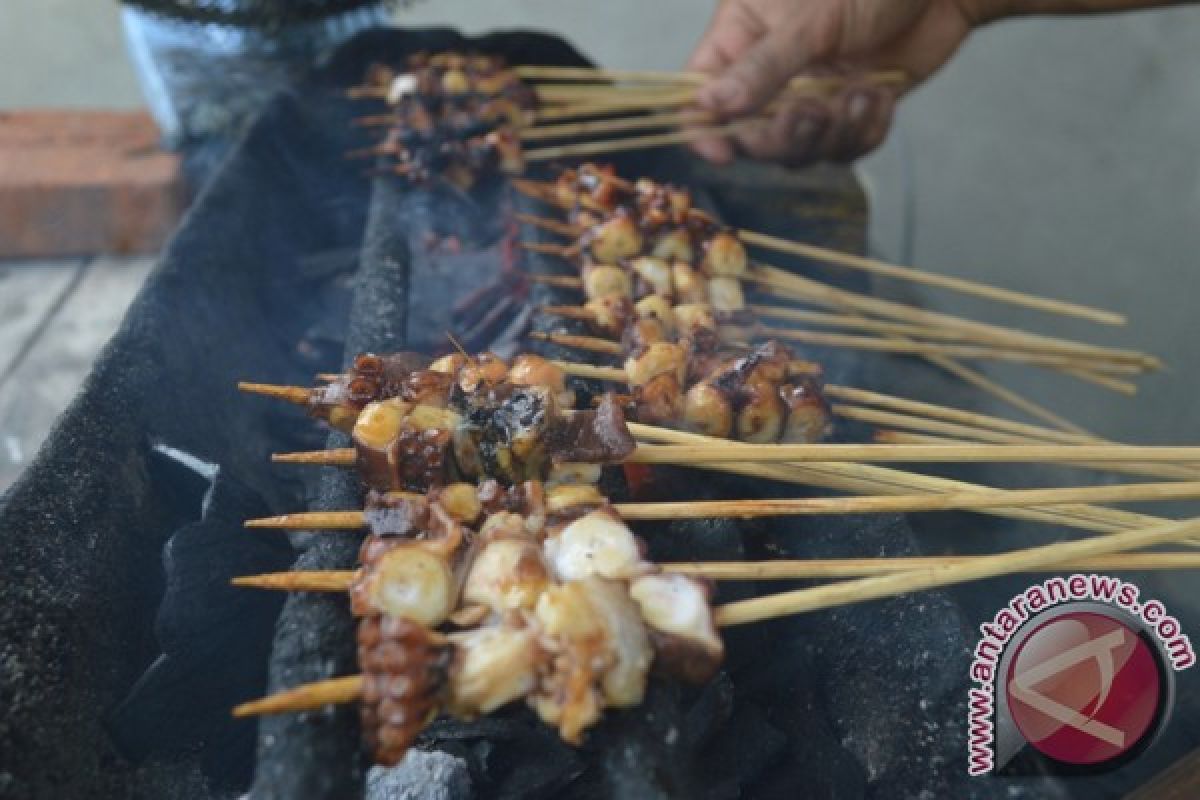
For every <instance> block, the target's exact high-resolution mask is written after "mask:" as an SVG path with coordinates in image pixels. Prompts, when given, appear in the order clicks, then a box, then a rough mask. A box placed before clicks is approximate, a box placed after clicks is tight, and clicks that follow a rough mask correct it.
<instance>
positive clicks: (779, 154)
mask: <svg viewBox="0 0 1200 800" xmlns="http://www.w3.org/2000/svg"><path fill="white" fill-rule="evenodd" d="M829 116H830V115H829V111H828V110H827V109H826V108H825V107H824V105H823V104H821V103H820V102H819V101H817V100H813V99H805V100H803V101H799V102H794V103H789V105H788V106H787V107H786V108H784V109H781V110H780V112H779V113H778V114H777V115H776V116H775V117H773V118H772V120H771V123H770V125H769V126H767V127H765V128H763V129H760V130H758V131H756V130H754V129H751V130H750V131H747V132H746V133H745V134H743V135H742V136H739V137H738V144H739V146H740V148H741V149H742V150H743V151H744V152H745V153H746V154H747V155H750V156H753V157H754V158H759V159H768V160H772V161H778V162H779V163H781V164H785V165H787V166H793V167H794V166H802V165H804V164H807V163H810V162H812V161H813V160H815V155H814V148H815V146H816V143H817V142H818V141H819V140H820V139H821V137H822V135H823V132H824V130H825V128H826V127H827V126H828V125H829Z"/></svg>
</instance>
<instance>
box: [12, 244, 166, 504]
mask: <svg viewBox="0 0 1200 800" xmlns="http://www.w3.org/2000/svg"><path fill="white" fill-rule="evenodd" d="M153 265H154V261H153V259H149V258H136V259H121V258H101V259H96V260H95V261H93V262H92V263H90V264H88V265H87V268H86V271H85V273H84V275H83V278H82V280H80V281H79V282H78V283H77V284H76V285H75V287H74V289H73V290H72V291H71V293H70V296H69V297H67V298H66V300H65V301H64V302H63V303H62V304H61V306H60V307H59V308H58V310H57V312H56V313H55V314H54V316H53V317H52V318H51V319H50V322H49V324H48V325H46V326H44V328H43V332H42V335H41V336H39V337H38V338H37V340H36V341H35V342H34V343H33V346H32V347H31V348H30V349H29V351H28V353H27V354H26V356H25V357H24V358H23V359H22V360H21V362H20V364H18V365H17V367H16V369H15V370H13V371H12V372H11V373H10V374H8V375H6V376H4V377H3V378H0V491H3V490H4V488H5V487H7V486H8V485H9V484H11V483H12V481H13V480H15V479H16V477H17V475H18V474H19V473H20V471H21V470H22V469H23V468H24V467H25V465H26V464H28V463H29V461H31V460H32V459H33V456H34V454H35V453H36V452H37V449H38V447H39V446H41V443H42V441H43V440H44V439H45V437H46V434H47V433H49V431H50V429H51V427H52V426H53V425H54V421H55V420H56V419H57V418H58V416H59V414H61V413H62V412H63V411H64V410H65V409H66V407H67V405H68V404H69V403H70V402H71V400H72V399H73V398H74V396H75V393H76V392H77V391H78V389H79V386H80V385H81V384H82V382H83V379H84V377H86V375H87V373H88V371H89V370H90V369H91V366H92V362H93V361H94V360H95V358H96V355H97V354H98V353H99V352H100V349H101V348H102V347H103V346H104V344H105V343H106V342H107V341H108V340H109V338H110V337H111V336H112V334H113V333H114V332H115V331H116V329H117V326H118V325H119V324H120V322H121V319H122V318H123V317H124V315H125V309H126V308H127V307H128V305H129V302H130V301H131V300H132V299H133V297H134V295H135V294H136V293H137V291H138V289H139V288H140V287H141V285H142V283H143V282H144V281H145V279H146V275H147V274H148V273H149V272H150V269H151V267H153Z"/></svg>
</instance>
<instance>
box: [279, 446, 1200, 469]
mask: <svg viewBox="0 0 1200 800" xmlns="http://www.w3.org/2000/svg"><path fill="white" fill-rule="evenodd" d="M719 441H720V443H719V444H703V445H693V444H682V445H642V446H640V447H638V448H637V450H635V451H634V452H633V453H632V454H630V456H629V457H628V458H627V459H625V461H624V462H622V463H630V464H675V465H679V466H691V465H700V464H723V463H741V462H758V463H764V464H774V463H778V462H788V461H795V462H802V463H808V462H825V461H828V462H855V463H876V464H885V463H898V464H1078V463H1082V462H1085V461H1096V462H1106V463H1107V462H1112V463H1128V462H1142V461H1144V462H1152V463H1175V462H1188V463H1191V462H1197V463H1200V447H1173V446H1139V445H1087V444H1082V445H1063V444H1030V445H1010V444H946V445H889V444H745V443H743V442H730V441H724V440H719ZM271 458H272V460H273V461H274V462H276V463H280V464H319V465H323V466H332V467H348V466H354V465H355V463H356V455H355V452H354V448H352V447H345V448H334V449H331V450H314V451H308V452H298V453H276V454H274V455H273V456H272V457H271Z"/></svg>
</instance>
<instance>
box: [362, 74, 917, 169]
mask: <svg viewBox="0 0 1200 800" xmlns="http://www.w3.org/2000/svg"><path fill="white" fill-rule="evenodd" d="M697 79H698V76H696V75H694V74H690V73H669V72H661V73H653V72H630V71H620V70H617V71H613V70H594V69H587V68H569V67H539V66H517V67H509V66H507V65H506V64H505V62H504V60H503V59H501V58H498V57H496V56H491V55H484V54H467V53H436V54H427V53H425V54H418V55H414V56H411V57H410V58H409V59H408V60H407V62H406V64H405V65H404V68H403V70H397V69H394V68H391V67H385V66H381V65H376V66H374V67H372V68H371V70H370V71H369V73H368V75H367V78H366V81H365V83H364V85H362V86H358V87H355V88H353V89H350V90H349V96H350V97H353V98H359V99H371V100H375V101H379V102H383V103H384V104H385V110H384V111H383V112H382V113H374V114H367V115H364V116H361V117H359V118H357V119H356V120H355V122H356V124H357V125H359V126H362V127H366V128H370V129H383V130H384V134H383V137H382V138H381V139H380V140H379V141H378V142H376V143H375V144H374V145H372V146H370V147H368V148H365V149H362V150H358V151H354V153H352V155H354V156H361V157H366V156H384V157H386V158H387V159H388V160H387V166H386V167H384V171H386V172H391V173H395V174H399V175H403V176H405V177H407V178H409V179H411V180H413V181H415V182H424V181H428V180H430V179H431V178H433V177H439V178H444V179H446V180H448V181H449V182H450V183H452V184H454V185H456V186H459V187H460V188H467V187H469V186H472V185H474V184H475V183H476V182H478V181H479V180H480V179H481V178H482V177H486V176H489V175H494V174H497V173H506V174H519V173H521V172H523V171H524V169H525V166H526V164H529V163H535V162H540V161H553V160H557V159H564V158H572V157H577V156H588V155H596V154H600V153H616V152H625V151H630V150H644V149H650V148H655V147H666V146H669V145H675V144H682V143H684V142H689V141H694V140H696V139H701V138H705V137H709V136H720V135H728V134H732V133H736V132H738V131H740V130H743V129H746V128H748V127H750V126H752V125H756V124H760V122H761V120H760V119H749V120H739V121H736V122H723V121H721V120H719V119H717V118H716V117H714V116H713V115H711V114H709V113H706V112H702V111H699V110H696V109H694V108H689V106H691V105H693V104H694V101H695V98H696V89H697ZM858 80H860V81H862V82H870V83H877V84H878V83H897V82H902V81H903V80H904V76H903V75H900V74H897V73H891V72H881V73H875V74H870V75H866V76H862V77H861V78H859V79H858ZM846 84H847V81H846V79H844V78H840V77H807V78H798V79H796V80H794V81H793V82H792V83H791V84H790V85H789V86H788V87H787V88H786V89H785V90H784V92H783V94H784V95H787V94H792V95H809V96H813V95H817V96H819V95H822V94H827V93H829V92H832V91H836V90H838V89H840V88H843V87H844V86H845V85H846ZM650 130H654V131H659V132H657V133H650V134H641V135H637V136H623V135H622V134H627V133H630V132H634V131H650ZM614 134H615V136H614ZM554 140H570V143H569V144H558V145H544V146H541V147H536V148H532V149H526V148H525V145H527V144H529V143H533V142H547V141H554Z"/></svg>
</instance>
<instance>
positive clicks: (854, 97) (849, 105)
mask: <svg viewBox="0 0 1200 800" xmlns="http://www.w3.org/2000/svg"><path fill="white" fill-rule="evenodd" d="M874 104H875V97H874V95H873V94H872V93H871V92H869V91H867V90H866V89H857V90H855V91H854V92H853V93H852V94H851V95H850V99H849V100H848V101H847V102H846V116H847V117H848V118H849V120H850V121H851V122H862V121H863V120H864V119H866V118H867V115H868V113H870V111H871V106H872V105H874Z"/></svg>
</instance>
